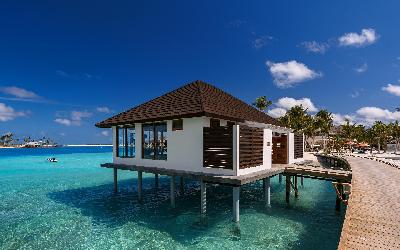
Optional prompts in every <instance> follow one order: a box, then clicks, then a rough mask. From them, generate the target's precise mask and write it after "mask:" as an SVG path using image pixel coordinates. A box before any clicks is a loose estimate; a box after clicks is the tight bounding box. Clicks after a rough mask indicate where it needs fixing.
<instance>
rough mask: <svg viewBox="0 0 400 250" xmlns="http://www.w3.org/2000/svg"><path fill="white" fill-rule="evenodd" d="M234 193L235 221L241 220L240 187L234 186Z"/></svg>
mask: <svg viewBox="0 0 400 250" xmlns="http://www.w3.org/2000/svg"><path fill="white" fill-rule="evenodd" d="M232 191H233V192H232V194H233V221H234V222H239V210H240V209H239V200H240V187H233V188H232Z"/></svg>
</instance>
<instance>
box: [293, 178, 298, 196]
mask: <svg viewBox="0 0 400 250" xmlns="http://www.w3.org/2000/svg"><path fill="white" fill-rule="evenodd" d="M294 197H296V198H298V197H299V188H298V186H297V175H296V176H294Z"/></svg>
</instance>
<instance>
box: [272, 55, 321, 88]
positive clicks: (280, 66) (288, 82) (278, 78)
mask: <svg viewBox="0 0 400 250" xmlns="http://www.w3.org/2000/svg"><path fill="white" fill-rule="evenodd" d="M266 65H267V66H268V68H269V71H270V73H271V75H272V77H273V78H274V83H275V84H276V86H278V87H279V88H288V87H293V86H294V85H295V84H296V83H299V82H302V81H306V80H312V79H314V78H317V77H320V76H322V74H321V73H317V72H315V71H313V70H311V69H309V68H308V67H307V66H306V65H304V64H303V63H299V62H297V61H295V60H292V61H288V62H282V63H274V62H271V61H267V62H266Z"/></svg>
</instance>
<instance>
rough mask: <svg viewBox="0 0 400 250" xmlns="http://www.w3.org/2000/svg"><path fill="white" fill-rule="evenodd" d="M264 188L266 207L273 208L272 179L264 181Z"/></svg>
mask: <svg viewBox="0 0 400 250" xmlns="http://www.w3.org/2000/svg"><path fill="white" fill-rule="evenodd" d="M263 187H264V201H265V206H266V207H270V206H271V179H270V178H269V177H267V178H265V179H263Z"/></svg>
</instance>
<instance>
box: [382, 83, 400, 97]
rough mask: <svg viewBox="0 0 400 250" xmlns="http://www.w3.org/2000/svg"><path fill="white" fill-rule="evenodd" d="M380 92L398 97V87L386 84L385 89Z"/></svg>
mask: <svg viewBox="0 0 400 250" xmlns="http://www.w3.org/2000/svg"><path fill="white" fill-rule="evenodd" d="M382 90H383V91H386V92H388V93H390V94H392V95H395V96H400V85H393V84H388V85H386V86H385V87H382Z"/></svg>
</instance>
